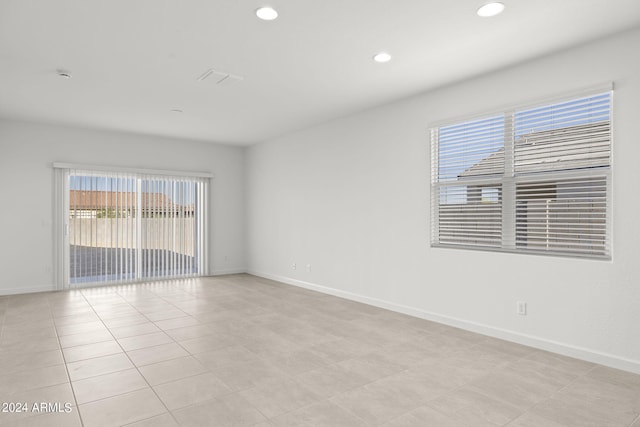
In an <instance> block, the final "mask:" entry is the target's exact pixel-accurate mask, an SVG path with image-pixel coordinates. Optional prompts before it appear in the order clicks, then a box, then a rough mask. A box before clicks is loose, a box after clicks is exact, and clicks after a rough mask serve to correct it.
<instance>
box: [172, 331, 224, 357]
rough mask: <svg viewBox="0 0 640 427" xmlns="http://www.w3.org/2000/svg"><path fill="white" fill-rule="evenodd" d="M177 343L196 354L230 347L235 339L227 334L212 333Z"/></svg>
mask: <svg viewBox="0 0 640 427" xmlns="http://www.w3.org/2000/svg"><path fill="white" fill-rule="evenodd" d="M179 344H180V345H181V346H182V347H183V348H184V349H185V350H187V351H188V352H189V353H191V354H198V353H205V352H208V351H214V350H219V349H221V348H225V347H230V346H232V345H233V344H235V341H234V340H233V339H232V338H231V337H230V336H228V335H223V334H212V335H205V336H202V337H198V338H191V339H188V340H184V341H179Z"/></svg>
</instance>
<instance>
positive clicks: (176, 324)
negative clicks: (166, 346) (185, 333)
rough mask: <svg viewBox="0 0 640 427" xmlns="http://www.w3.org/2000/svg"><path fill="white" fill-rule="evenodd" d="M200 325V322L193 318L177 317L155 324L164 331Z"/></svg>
mask: <svg viewBox="0 0 640 427" xmlns="http://www.w3.org/2000/svg"><path fill="white" fill-rule="evenodd" d="M199 324H200V322H198V321H197V320H196V319H195V318H193V317H191V316H184V317H176V318H174V319H166V320H158V321H156V322H155V325H156V326H157V327H158V328H160V329H162V330H163V331H168V330H170V329H178V328H184V327H187V326H196V325H199Z"/></svg>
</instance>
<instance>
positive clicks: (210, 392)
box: [153, 373, 231, 410]
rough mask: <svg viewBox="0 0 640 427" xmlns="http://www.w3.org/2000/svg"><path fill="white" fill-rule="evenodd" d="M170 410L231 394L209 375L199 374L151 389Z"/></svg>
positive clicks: (218, 380) (223, 385)
mask: <svg viewBox="0 0 640 427" xmlns="http://www.w3.org/2000/svg"><path fill="white" fill-rule="evenodd" d="M153 388H154V390H155V391H156V393H158V396H160V399H162V401H163V402H164V404H165V405H167V407H168V408H169V409H170V410H174V409H178V408H183V407H185V406H189V405H194V404H196V403H200V402H204V401H207V400H211V399H213V398H215V397H218V396H222V395H224V394H228V393H230V392H231V390H230V389H229V387H227V386H226V385H225V384H224V383H223V382H222V381H220V379H218V378H217V377H216V376H215V375H213V374H211V373H205V374H200V375H196V376H192V377H187V378H183V379H180V380H176V381H172V382H169V383H164V384H161V385H157V386H154V387H153Z"/></svg>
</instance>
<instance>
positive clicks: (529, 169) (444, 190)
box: [431, 90, 611, 258]
mask: <svg viewBox="0 0 640 427" xmlns="http://www.w3.org/2000/svg"><path fill="white" fill-rule="evenodd" d="M610 186H611V91H610V90H609V91H603V92H598V93H595V94H590V95H582V96H580V97H577V98H571V99H565V100H562V101H559V102H555V103H548V104H542V105H537V106H534V107H526V108H513V109H509V110H507V111H504V112H501V113H499V114H492V115H487V116H485V117H482V118H478V119H473V120H464V121H459V122H454V123H447V124H444V125H441V126H437V127H433V128H431V215H432V218H431V226H432V242H431V243H432V246H442V247H457V248H472V249H474V248H475V249H487V250H499V251H508V252H523V253H544V254H554V255H566V256H577V257H590V258H610V256H611V249H610V231H609V230H610V225H609V222H610V213H609V211H610V203H609V198H610V194H611V191H610Z"/></svg>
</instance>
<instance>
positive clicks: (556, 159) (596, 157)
mask: <svg viewBox="0 0 640 427" xmlns="http://www.w3.org/2000/svg"><path fill="white" fill-rule="evenodd" d="M610 131H611V126H610V123H609V122H608V121H606V122H595V123H588V124H583V125H576V126H567V127H563V128H558V129H551V130H545V131H538V132H531V133H527V134H524V135H522V136H520V137H518V138H517V139H516V140H515V145H516V147H515V156H516V158H515V159H514V162H515V165H516V168H518V169H519V171H521V172H524V171H526V172H530V171H540V170H548V169H549V168H550V167H549V164H557V163H562V164H563V166H562V169H573V168H579V167H595V166H603V165H607V164H609V156H610V143H609V140H610ZM551 169H556V168H555V167H551ZM503 170H504V147H503V148H500V149H499V150H497V151H494V152H493V153H491V154H490V155H488V156H487V157H485V158H483V159H482V160H480V161H479V162H477V163H475V164H474V165H472V166H471V167H469V168H467V169H466V170H464V171H463V172H462V173H460V174H459V175H458V178H467V177H472V176H479V175H494V174H502V172H503Z"/></svg>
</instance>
